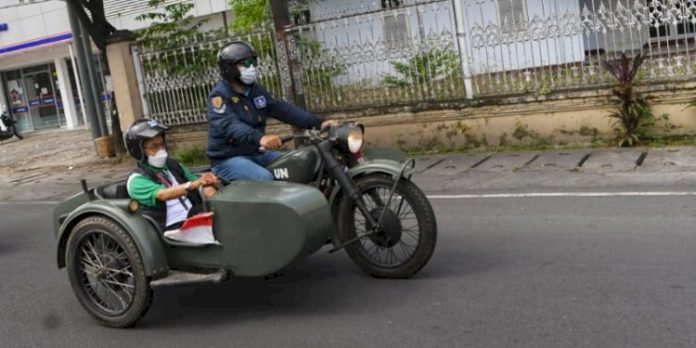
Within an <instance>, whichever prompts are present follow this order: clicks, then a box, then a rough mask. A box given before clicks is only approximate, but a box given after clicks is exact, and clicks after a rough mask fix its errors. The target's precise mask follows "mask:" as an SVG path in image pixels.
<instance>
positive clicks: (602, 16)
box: [136, 0, 696, 125]
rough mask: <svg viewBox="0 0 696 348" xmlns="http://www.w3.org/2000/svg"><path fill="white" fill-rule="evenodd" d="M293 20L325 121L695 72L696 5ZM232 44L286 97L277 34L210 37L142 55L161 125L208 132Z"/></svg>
mask: <svg viewBox="0 0 696 348" xmlns="http://www.w3.org/2000/svg"><path fill="white" fill-rule="evenodd" d="M454 8H460V9H461V14H460V16H459V17H457V16H456V14H455V12H454ZM291 9H292V17H293V18H294V20H295V21H296V24H295V25H294V26H293V27H292V28H289V29H288V32H289V34H291V35H289V39H288V47H289V49H290V56H291V57H290V59H291V60H293V61H295V62H296V63H297V64H294V66H295V67H298V66H299V69H297V71H295V73H296V74H297V76H298V78H296V79H295V80H296V81H295V82H297V83H296V86H295V87H296V91H298V92H300V93H301V94H304V97H305V101H306V104H307V107H308V108H309V109H310V110H311V111H315V112H332V111H345V110H355V109H364V108H368V107H384V106H403V105H421V106H423V105H429V104H428V103H441V102H451V101H459V102H465V100H466V98H467V97H468V98H474V99H475V98H484V97H485V98H489V97H499V96H506V95H517V94H525V93H531V94H549V93H560V92H563V91H567V90H571V89H583V88H584V89H587V88H603V87H605V86H607V85H608V84H609V83H611V80H610V78H609V75H608V74H607V73H606V72H604V71H603V69H602V68H601V64H600V62H601V61H604V60H612V59H616V58H618V57H619V56H620V55H621V54H622V53H626V54H627V55H629V56H633V55H636V54H638V53H642V54H644V55H646V56H647V58H648V59H647V61H646V62H645V64H644V65H643V68H642V70H641V72H640V74H639V79H640V82H641V83H656V82H660V83H662V82H669V81H676V80H684V79H693V78H694V77H695V71H696V57H695V56H694V49H696V41H694V39H695V37H696V36H695V33H696V0H663V1H653V0H455V1H450V0H354V1H342V0H315V1H301V2H298V3H293V2H292V1H291ZM456 23H460V24H461V25H460V26H458V25H456ZM457 33H459V35H457ZM232 39H242V40H246V41H250V42H252V44H254V45H258V46H260V47H257V48H259V51H260V54H261V57H260V58H261V59H260V61H261V66H260V71H261V73H262V79H261V80H262V83H263V84H264V85H266V86H267V87H268V88H269V89H270V90H271V91H273V92H274V93H276V94H277V95H281V91H282V90H283V89H282V88H281V82H283V83H288V82H289V81H281V80H280V76H281V75H282V74H279V70H278V66H283V65H282V64H279V63H278V61H277V59H278V55H277V54H276V52H275V46H274V45H273V40H274V34H273V32H272V31H271V30H265V29H262V30H257V31H255V32H254V33H252V34H247V35H243V36H241V37H234V38H232V37H220V36H215V37H211V36H207V37H203V36H202V37H201V38H198V39H197V40H195V41H193V42H190V43H184V44H182V43H172V45H171V46H169V47H166V48H161V46H160V48H159V49H154V50H153V49H152V48H151V47H150V48H148V47H137V48H136V49H137V52H138V53H137V56H138V57H139V61H140V64H141V66H142V71H143V74H142V82H143V85H144V88H143V93H144V96H145V99H146V103H147V105H148V108H149V110H150V116H153V117H156V118H159V119H161V120H163V121H164V122H166V123H167V124H172V125H180V124H188V123H198V122H204V121H205V112H204V108H205V97H206V96H207V94H208V92H209V91H210V89H211V88H212V86H213V85H214V84H215V83H216V81H217V79H218V75H217V69H216V62H215V53H216V52H217V50H218V49H219V47H220V46H221V45H222V43H224V42H227V41H229V40H232ZM172 66H175V67H178V68H176V69H172V68H171V67H172ZM285 76H289V75H287V74H286V75H285ZM288 79H289V77H288ZM465 86H470V88H469V89H468V90H466V89H465ZM286 97H287V96H286Z"/></svg>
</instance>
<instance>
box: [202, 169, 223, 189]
mask: <svg viewBox="0 0 696 348" xmlns="http://www.w3.org/2000/svg"><path fill="white" fill-rule="evenodd" d="M199 179H202V180H203V186H204V187H207V186H215V185H217V182H218V180H217V177H216V176H215V174H213V173H211V172H207V173H203V174H202V175H201V177H200V178H199Z"/></svg>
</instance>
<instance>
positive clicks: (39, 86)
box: [23, 66, 60, 130]
mask: <svg viewBox="0 0 696 348" xmlns="http://www.w3.org/2000/svg"><path fill="white" fill-rule="evenodd" d="M46 68H47V66H44V69H46ZM27 70H28V69H27ZM32 70H34V69H32ZM23 80H24V87H25V91H26V98H27V103H28V104H29V116H30V117H31V122H32V124H33V125H34V129H35V130H39V129H47V128H57V127H60V119H59V115H58V108H57V107H56V97H55V95H54V88H53V81H52V78H51V74H50V73H49V71H48V70H43V71H36V72H28V73H24V74H23Z"/></svg>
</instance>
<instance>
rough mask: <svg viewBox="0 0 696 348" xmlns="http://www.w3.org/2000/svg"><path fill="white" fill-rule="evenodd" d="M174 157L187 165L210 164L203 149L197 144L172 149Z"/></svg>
mask: <svg viewBox="0 0 696 348" xmlns="http://www.w3.org/2000/svg"><path fill="white" fill-rule="evenodd" d="M174 159H175V160H177V161H178V162H179V163H181V164H183V165H185V166H187V167H197V166H203V165H208V164H210V161H209V160H208V157H207V156H206V155H205V149H201V148H199V147H198V146H194V147H185V148H181V149H177V150H176V151H174Z"/></svg>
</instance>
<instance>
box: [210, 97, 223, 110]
mask: <svg viewBox="0 0 696 348" xmlns="http://www.w3.org/2000/svg"><path fill="white" fill-rule="evenodd" d="M211 102H212V103H213V107H214V108H216V109H219V108H220V107H222V98H221V97H220V96H217V97H213V99H212V100H211Z"/></svg>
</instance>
